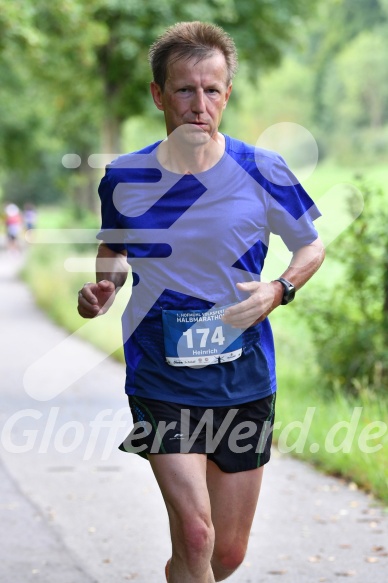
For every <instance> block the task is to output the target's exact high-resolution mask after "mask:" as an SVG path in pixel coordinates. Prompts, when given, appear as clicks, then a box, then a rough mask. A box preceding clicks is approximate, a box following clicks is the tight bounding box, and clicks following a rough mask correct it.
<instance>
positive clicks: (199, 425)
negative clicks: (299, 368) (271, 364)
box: [120, 393, 276, 473]
mask: <svg viewBox="0 0 388 583" xmlns="http://www.w3.org/2000/svg"><path fill="white" fill-rule="evenodd" d="M128 399H129V405H130V407H131V411H132V416H133V422H134V427H133V429H132V431H131V433H130V434H129V435H128V437H127V438H126V439H125V440H124V442H123V443H122V444H121V446H120V449H121V450H122V451H126V452H131V453H137V454H138V455H140V456H142V457H144V458H146V459H147V458H148V455H150V454H171V453H199V454H205V455H206V456H207V458H208V459H209V460H212V461H213V462H214V463H216V464H217V466H218V467H219V468H220V469H221V470H222V471H223V472H231V473H232V472H243V471H247V470H253V469H255V468H258V467H260V466H262V465H264V464H266V463H267V462H268V461H269V459H270V455H271V443H272V429H273V424H274V418H275V401H276V393H274V394H272V395H269V396H268V397H265V398H263V399H258V400H256V401H251V402H249V403H244V404H242V405H236V406H234V407H209V408H206V407H194V406H191V405H181V404H177V403H170V402H166V401H157V400H154V399H145V398H141V399H140V398H138V397H135V396H130V397H128Z"/></svg>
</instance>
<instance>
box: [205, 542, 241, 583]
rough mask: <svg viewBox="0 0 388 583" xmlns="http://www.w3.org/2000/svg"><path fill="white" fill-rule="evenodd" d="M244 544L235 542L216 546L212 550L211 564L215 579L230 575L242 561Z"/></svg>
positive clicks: (220, 579)
mask: <svg viewBox="0 0 388 583" xmlns="http://www.w3.org/2000/svg"><path fill="white" fill-rule="evenodd" d="M245 553H246V546H245V545H243V544H238V543H235V544H233V545H230V546H228V547H218V548H217V547H216V548H215V549H214V552H213V557H212V566H213V570H214V575H215V577H216V581H222V580H223V579H226V577H228V576H229V575H231V574H232V573H233V572H234V571H235V570H236V569H238V567H239V566H240V565H241V563H242V562H243V561H244V558H245Z"/></svg>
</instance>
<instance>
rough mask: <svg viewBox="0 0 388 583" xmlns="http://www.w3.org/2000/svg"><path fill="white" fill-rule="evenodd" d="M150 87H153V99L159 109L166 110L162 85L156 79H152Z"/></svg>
mask: <svg viewBox="0 0 388 583" xmlns="http://www.w3.org/2000/svg"><path fill="white" fill-rule="evenodd" d="M150 89H151V95H152V99H153V100H154V103H155V105H156V107H157V108H158V109H160V110H161V111H163V110H164V106H163V99H162V95H163V94H162V90H161V88H160V86H159V85H158V84H157V83H155V81H151V83H150Z"/></svg>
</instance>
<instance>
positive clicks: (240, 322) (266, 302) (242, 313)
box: [222, 281, 282, 329]
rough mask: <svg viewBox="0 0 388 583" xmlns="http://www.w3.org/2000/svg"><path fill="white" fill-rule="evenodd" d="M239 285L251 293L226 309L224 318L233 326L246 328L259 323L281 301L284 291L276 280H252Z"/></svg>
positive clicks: (238, 285) (241, 288) (242, 289)
mask: <svg viewBox="0 0 388 583" xmlns="http://www.w3.org/2000/svg"><path fill="white" fill-rule="evenodd" d="M237 287H238V288H239V289H240V290H241V291H244V292H247V293H249V294H250V297H249V298H248V299H246V300H244V301H243V302H240V303H238V304H236V305H235V306H231V307H230V308H228V309H227V310H226V312H225V315H224V317H223V318H222V319H223V321H224V322H225V323H226V324H230V325H231V326H233V328H243V329H246V328H249V326H253V325H254V324H258V323H259V322H261V321H262V320H264V319H265V318H266V317H267V316H268V314H269V313H270V312H272V310H273V309H274V308H275V307H277V306H278V305H279V304H280V302H281V297H282V292H281V289H279V287H278V286H277V285H276V282H271V283H264V282H258V281H250V282H247V283H238V284H237ZM280 288H281V286H280Z"/></svg>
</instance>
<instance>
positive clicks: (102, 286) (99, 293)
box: [78, 279, 116, 318]
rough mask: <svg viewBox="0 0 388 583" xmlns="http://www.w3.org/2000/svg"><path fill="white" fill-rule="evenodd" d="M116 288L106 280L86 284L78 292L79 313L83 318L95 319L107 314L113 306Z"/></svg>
mask: <svg viewBox="0 0 388 583" xmlns="http://www.w3.org/2000/svg"><path fill="white" fill-rule="evenodd" d="M115 295H116V288H115V285H114V283H113V282H112V281H108V280H106V279H104V280H102V281H99V282H98V283H85V285H84V286H83V287H82V289H81V290H80V291H79V292H78V313H79V315H80V316H82V317H83V318H95V317H96V316H101V315H102V314H105V312H107V311H108V310H109V308H110V306H111V305H112V304H113V301H114V299H115Z"/></svg>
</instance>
